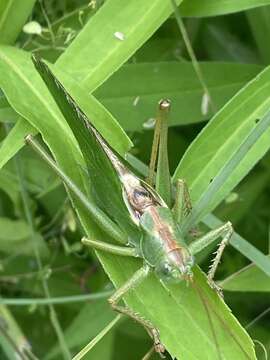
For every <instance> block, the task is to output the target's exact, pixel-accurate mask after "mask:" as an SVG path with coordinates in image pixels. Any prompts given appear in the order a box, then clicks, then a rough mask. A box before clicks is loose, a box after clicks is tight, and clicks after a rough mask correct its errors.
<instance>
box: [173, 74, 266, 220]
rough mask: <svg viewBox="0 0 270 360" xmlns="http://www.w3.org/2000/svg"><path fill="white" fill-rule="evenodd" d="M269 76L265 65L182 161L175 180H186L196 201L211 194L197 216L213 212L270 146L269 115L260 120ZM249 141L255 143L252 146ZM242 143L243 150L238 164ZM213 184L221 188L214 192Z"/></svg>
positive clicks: (219, 114) (221, 112)
mask: <svg viewBox="0 0 270 360" xmlns="http://www.w3.org/2000/svg"><path fill="white" fill-rule="evenodd" d="M269 76H270V68H266V69H265V70H264V71H263V72H262V73H260V74H259V75H258V76H257V77H256V78H255V79H254V80H252V81H251V82H250V83H249V84H248V85H246V86H245V87H244V88H243V89H242V90H241V91H240V92H238V93H237V94H236V95H235V96H234V97H233V98H232V100H231V101H230V102H229V103H227V105H225V106H224V108H222V109H221V110H220V111H219V112H218V113H217V114H216V115H215V116H214V117H213V119H212V120H211V121H210V122H209V123H208V124H207V125H206V127H205V128H204V130H203V131H202V132H201V133H200V134H199V135H198V136H197V138H196V139H195V140H194V141H193V143H192V144H191V145H190V147H189V148H188V150H187V151H186V153H185V155H184V156H183V158H182V160H181V161H180V163H179V165H178V167H177V169H176V171H175V174H174V180H176V179H177V178H183V179H185V180H186V182H187V184H188V186H189V189H190V194H191V198H192V203H193V204H196V203H197V202H198V201H199V199H200V198H201V197H202V196H204V194H205V193H206V192H207V193H208V194H209V198H208V200H207V206H206V207H205V208H204V210H203V211H201V210H200V211H198V210H196V212H197V213H198V215H196V216H195V217H196V220H199V218H202V217H201V215H202V216H203V215H205V214H207V213H209V212H211V211H212V210H213V209H214V208H215V207H216V206H217V205H218V204H219V203H220V202H221V201H222V200H223V199H224V198H225V197H226V196H227V195H228V193H229V192H230V191H231V190H232V189H233V188H234V187H235V186H236V185H237V184H238V183H239V182H240V180H241V179H242V178H243V177H244V176H245V175H246V174H247V173H248V172H249V171H250V169H251V168H252V167H253V166H254V165H255V164H256V163H257V162H258V161H259V160H260V159H261V158H262V156H263V155H264V154H265V153H266V152H267V150H268V149H269V145H270V143H269V135H270V130H269V128H268V129H267V127H268V124H267V123H268V118H267V119H266V118H265V119H264V120H263V121H261V120H262V118H263V117H264V116H265V114H267V113H268V111H269V107H270V96H269V94H270V83H269ZM259 119H260V120H259ZM258 120H259V122H258V124H257V121H258ZM264 127H265V128H264ZM249 134H250V138H249V139H248V138H247V137H248V135H249ZM251 140H252V141H251ZM249 142H251V143H252V144H251V145H254V146H252V147H251V149H249V147H248V146H249ZM240 147H241V148H242V150H241V151H243V153H242V154H241V161H240V162H239V163H238V164H237V163H236V161H235V160H236V159H237V157H238V158H240V157H239V154H238V152H239V150H240ZM202 154H203V156H202ZM230 161H233V162H234V165H233V163H232V162H230ZM232 165H233V166H232ZM223 167H225V168H224V170H222V173H221V175H218V174H219V173H220V171H221V169H222V168H223ZM230 167H231V169H230ZM225 172H226V176H224V175H225ZM223 176H224V177H223ZM216 178H217V179H216ZM222 178H223V179H222ZM212 183H213V184H212ZM214 188H215V189H217V188H218V191H215V193H214V192H212V190H214ZM208 189H212V190H211V191H209V190H208ZM210 195H211V198H210ZM205 200H206V198H205V197H204V200H203V201H204V202H205ZM200 207H201V205H200ZM199 212H200V215H199ZM203 213H204V214H203ZM195 217H194V219H195Z"/></svg>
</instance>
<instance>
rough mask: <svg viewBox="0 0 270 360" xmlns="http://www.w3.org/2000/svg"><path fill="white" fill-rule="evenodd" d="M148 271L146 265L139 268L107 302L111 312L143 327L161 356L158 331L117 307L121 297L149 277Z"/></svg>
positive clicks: (141, 318)
mask: <svg viewBox="0 0 270 360" xmlns="http://www.w3.org/2000/svg"><path fill="white" fill-rule="evenodd" d="M150 271H151V269H150V267H149V266H148V265H144V266H143V267H141V268H140V269H139V270H137V271H136V272H135V273H134V274H133V276H132V277H131V278H130V279H129V280H127V282H125V283H124V284H123V285H122V286H121V287H120V288H119V289H117V290H116V291H115V293H114V294H113V295H112V296H111V297H110V298H109V299H108V301H109V304H110V305H111V307H112V308H113V310H115V311H118V312H119V313H121V314H125V315H127V316H129V317H131V318H132V319H134V320H135V321H137V322H138V323H139V324H141V325H143V326H144V327H145V329H146V331H147V332H148V334H149V335H150V336H151V338H152V339H153V341H154V347H155V350H156V352H158V353H160V354H162V353H163V352H164V351H165V348H164V346H163V345H162V344H161V342H160V339H159V331H158V330H157V329H156V328H155V327H154V326H153V324H152V323H151V322H150V321H148V320H146V319H144V318H143V317H142V316H141V315H139V314H138V313H136V312H135V311H133V310H131V309H130V308H128V307H127V306H121V305H117V304H118V302H119V301H120V300H121V299H122V298H123V296H125V295H126V294H127V293H128V292H129V291H130V290H132V289H134V288H135V287H137V286H138V285H139V284H140V283H141V282H142V281H143V280H144V279H145V278H146V277H147V276H148V275H149V273H150Z"/></svg>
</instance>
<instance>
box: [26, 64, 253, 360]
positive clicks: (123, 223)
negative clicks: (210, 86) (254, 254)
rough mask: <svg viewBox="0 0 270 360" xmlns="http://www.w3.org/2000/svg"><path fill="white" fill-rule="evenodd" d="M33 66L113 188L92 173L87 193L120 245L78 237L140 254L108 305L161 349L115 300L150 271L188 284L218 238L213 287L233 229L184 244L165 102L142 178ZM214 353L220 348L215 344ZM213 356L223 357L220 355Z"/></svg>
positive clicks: (182, 195)
mask: <svg viewBox="0 0 270 360" xmlns="http://www.w3.org/2000/svg"><path fill="white" fill-rule="evenodd" d="M34 64H35V66H36V68H37V70H38V71H39V73H40V75H41V77H42V78H43V80H44V81H45V83H46V85H47V86H48V88H49V90H50V92H51V94H52V95H53V97H54V99H55V101H56V103H57V105H58V106H59V108H60V110H61V111H62V113H63V115H64V117H65V118H66V120H67V122H68V123H69V125H70V127H71V130H72V131H73V133H74V135H75V137H76V138H77V140H78V143H79V146H80V148H81V151H82V154H83V156H84V157H85V159H86V163H87V166H88V169H89V172H90V173H91V172H94V171H95V170H98V171H100V165H101V164H102V166H104V169H102V171H104V176H107V175H108V182H110V187H112V188H113V190H114V191H112V192H111V194H110V197H111V199H107V198H106V194H105V191H103V190H104V189H103V188H102V186H106V181H105V182H104V183H103V182H100V179H98V178H95V176H94V177H92V182H93V185H94V186H93V188H94V191H93V194H92V195H93V197H94V198H95V200H96V202H97V204H98V205H99V206H100V207H101V209H103V210H104V212H105V213H106V212H107V213H108V211H106V208H107V206H109V207H110V210H109V214H108V215H110V216H111V218H112V220H113V221H111V219H108V221H107V222H106V224H104V223H103V225H105V229H106V230H107V232H108V235H109V236H110V237H113V238H114V239H115V240H117V241H119V242H120V243H122V246H119V245H113V244H109V243H106V242H101V241H97V240H96V239H87V238H84V239H83V240H82V241H83V243H84V244H85V245H89V246H91V247H93V248H95V249H98V250H102V251H107V252H109V253H112V254H117V255H123V256H135V257H141V258H142V259H143V261H144V266H143V267H142V268H140V269H139V270H138V271H137V272H136V273H135V274H134V275H133V276H132V277H131V278H130V279H129V280H128V281H127V282H126V283H125V284H124V285H122V286H121V287H120V288H118V289H117V290H116V292H115V293H114V294H113V295H112V296H111V297H110V299H109V303H110V304H111V306H112V307H113V308H114V309H115V310H116V311H119V312H120V313H124V314H126V315H128V316H130V317H132V318H133V319H135V320H136V321H138V322H139V323H141V324H142V325H143V326H144V327H145V328H146V329H147V331H148V332H149V334H150V335H151V337H152V338H153V340H154V346H155V349H156V350H157V351H158V352H162V351H163V350H164V347H163V345H162V344H161V342H160V340H159V333H158V330H157V329H156V328H155V327H154V326H153V325H152V324H151V322H149V321H148V320H146V319H144V318H143V317H141V316H140V315H139V314H137V313H135V312H134V311H132V310H131V309H130V308H128V307H124V306H119V305H118V302H119V301H120V300H121V299H122V298H123V297H124V296H125V295H126V294H127V292H128V291H130V290H131V289H133V288H134V287H136V286H138V285H139V284H140V283H141V282H142V281H143V280H144V279H145V278H146V277H147V276H148V275H149V274H150V273H151V272H155V273H156V275H157V277H158V278H159V279H160V280H161V281H162V282H167V281H169V282H170V281H173V282H180V281H182V280H183V279H185V280H186V281H188V282H190V283H191V284H192V283H193V280H192V267H193V266H194V255H195V254H196V253H198V252H200V251H201V250H202V249H203V248H205V247H206V246H207V245H208V244H210V243H212V242H213V241H215V240H216V239H217V238H219V237H221V238H222V242H221V245H220V247H219V250H218V252H217V255H216V258H215V260H214V262H213V266H212V267H211V269H210V272H209V275H208V277H209V282H210V283H211V284H212V285H213V277H214V274H215V271H216V268H217V265H218V263H219V261H220V258H221V255H222V252H223V250H224V247H225V245H226V244H227V243H228V241H229V239H230V237H231V235H232V232H233V229H232V226H231V224H230V223H226V224H224V225H223V226H221V227H219V228H218V229H215V230H212V231H210V232H209V233H207V234H205V235H204V236H202V237H201V238H199V239H197V240H196V241H194V242H193V243H192V244H190V245H189V246H188V245H187V244H186V242H185V239H184V236H183V234H182V233H181V225H182V223H183V222H184V220H185V217H186V216H187V215H188V213H189V211H190V209H191V206H190V199H189V194H188V189H187V187H186V185H185V182H184V181H182V180H178V182H177V183H176V185H175V205H174V206H173V207H172V208H171V207H170V204H171V202H172V201H171V183H170V177H169V170H168V161H167V155H166V153H167V151H166V132H167V130H166V129H167V114H168V111H169V107H170V102H169V101H168V100H162V101H161V102H160V103H159V112H158V117H157V124H156V132H155V141H154V145H153V151H152V157H151V158H152V162H151V165H150V173H149V177H148V179H147V181H144V180H142V179H141V178H140V177H139V176H137V174H136V173H135V172H134V171H133V170H132V169H130V167H129V165H128V164H127V163H126V161H125V160H124V159H122V158H121V157H120V156H119V155H118V154H117V153H116V152H115V151H114V150H113V149H112V148H111V147H110V146H109V145H108V143H107V142H106V141H105V139H104V138H103V137H102V136H101V135H100V133H99V132H98V131H97V130H96V128H95V127H94V126H93V125H92V124H91V123H90V122H89V120H88V119H87V117H86V116H85V114H84V113H83V112H82V110H81V109H80V108H79V107H78V105H77V104H76V103H75V101H74V100H73V99H72V98H71V96H70V95H69V94H68V93H67V92H66V90H65V89H64V87H63V86H62V84H61V83H60V82H59V81H58V80H57V79H56V78H55V76H54V75H53V74H52V72H51V71H50V69H49V68H48V67H47V65H46V64H45V63H43V62H42V61H40V60H37V59H35V58H34ZM26 141H27V142H28V143H29V144H30V145H32V146H33V148H34V149H36V150H37V151H38V152H39V154H40V155H41V156H42V157H43V158H44V159H45V160H46V161H47V162H48V163H49V165H50V166H52V167H53V168H54V170H55V171H56V172H57V174H58V175H59V176H60V177H61V178H62V180H63V181H64V183H65V184H66V185H67V186H68V187H69V188H70V190H71V191H73V192H74V193H75V195H77V197H78V198H79V199H80V200H81V201H82V203H83V204H84V205H85V206H86V207H87V209H88V210H89V213H90V215H91V216H92V217H93V218H94V219H95V220H96V222H97V223H98V224H100V223H101V221H103V220H101V219H100V216H99V213H97V212H95V210H94V209H92V208H91V205H90V204H89V202H88V199H87V198H86V196H85V195H84V194H83V193H81V192H80V190H78V188H77V187H76V186H75V185H74V184H73V183H72V181H71V180H70V179H69V178H68V177H67V176H66V175H65V174H64V173H63V172H62V171H61V169H59V168H58V167H57V165H56V164H55V163H54V161H53V160H52V159H51V158H50V157H49V156H48V155H47V154H46V153H45V152H44V150H43V149H42V148H41V147H40V145H39V144H38V143H37V142H36V141H35V140H34V139H33V138H32V136H31V135H29V136H27V138H26ZM95 149H98V151H97V152H95ZM157 152H158V153H159V160H158V166H157V174H156V188H155V189H154V188H153V187H152V184H153V183H154V177H155V172H154V169H155V164H156V158H157ZM89 159H90V160H89ZM98 168H99V169H98ZM110 173H114V176H113V177H112V178H110V176H109V174H110ZM99 187H100V189H99ZM98 190H99V191H98ZM104 196H105V197H104ZM123 213H126V216H123ZM116 224H117V225H118V228H117V227H116ZM101 225H102V224H101ZM124 245H128V246H124ZM217 351H219V350H218V347H217ZM217 356H218V358H220V359H222V357H221V356H220V355H219V354H218V355H217ZM247 358H249V357H247Z"/></svg>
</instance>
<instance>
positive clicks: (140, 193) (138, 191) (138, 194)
mask: <svg viewBox="0 0 270 360" xmlns="http://www.w3.org/2000/svg"><path fill="white" fill-rule="evenodd" d="M134 196H135V197H137V198H140V197H146V198H149V193H148V192H147V191H146V190H144V189H143V188H142V189H135V190H134Z"/></svg>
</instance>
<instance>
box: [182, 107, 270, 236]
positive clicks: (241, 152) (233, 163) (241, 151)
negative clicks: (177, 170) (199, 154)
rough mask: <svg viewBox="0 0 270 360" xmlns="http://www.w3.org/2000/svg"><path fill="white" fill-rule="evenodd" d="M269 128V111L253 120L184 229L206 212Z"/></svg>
mask: <svg viewBox="0 0 270 360" xmlns="http://www.w3.org/2000/svg"><path fill="white" fill-rule="evenodd" d="M269 128H270V112H268V113H267V114H266V115H265V116H264V117H263V118H261V119H259V121H258V123H257V122H255V125H254V128H253V129H251V130H250V132H249V134H248V136H247V137H246V138H245V139H244V140H243V142H242V143H240V145H239V147H238V148H237V149H236V151H235V153H233V155H232V156H231V158H228V159H227V161H225V162H224V165H223V167H221V169H220V170H219V172H218V173H217V174H216V176H215V177H214V178H213V180H212V181H211V183H210V184H209V186H208V187H207V189H206V190H205V191H204V192H203V193H202V195H201V197H200V198H199V199H198V201H197V202H196V203H195V205H194V208H193V209H192V211H191V214H190V216H189V217H188V219H187V220H186V222H185V224H184V229H190V228H191V227H192V226H193V225H194V224H196V223H198V222H199V220H201V219H202V216H203V215H205V214H206V213H207V210H208V209H209V208H211V202H212V201H213V198H214V196H215V194H216V193H218V191H219V190H220V188H221V187H222V186H223V184H224V183H225V182H227V181H228V179H229V177H230V176H231V174H232V173H233V172H234V170H235V169H236V168H237V166H239V164H240V163H241V162H242V161H243V159H244V158H245V157H246V156H248V152H249V151H250V150H251V149H252V148H253V146H254V145H255V144H256V143H257V142H258V141H259V140H260V138H261V137H262V136H263V135H264V133H265V132H267V130H268V129H269Z"/></svg>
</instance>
